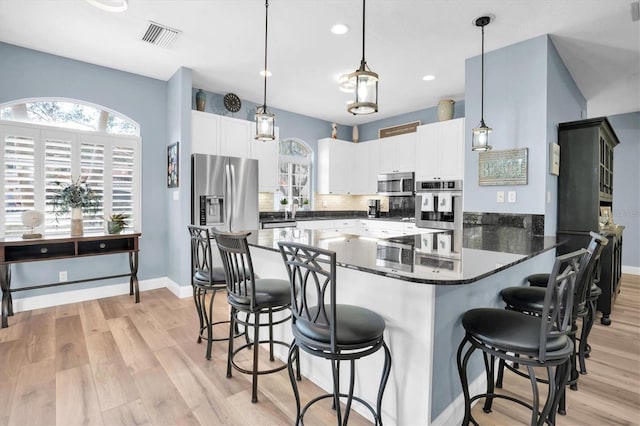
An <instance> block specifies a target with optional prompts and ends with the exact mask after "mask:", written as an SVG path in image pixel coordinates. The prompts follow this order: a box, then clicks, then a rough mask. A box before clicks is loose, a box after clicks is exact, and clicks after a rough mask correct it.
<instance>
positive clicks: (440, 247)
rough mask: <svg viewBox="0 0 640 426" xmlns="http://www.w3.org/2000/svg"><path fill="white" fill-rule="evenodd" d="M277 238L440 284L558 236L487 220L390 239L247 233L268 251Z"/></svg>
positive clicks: (503, 265) (488, 270)
mask: <svg viewBox="0 0 640 426" xmlns="http://www.w3.org/2000/svg"><path fill="white" fill-rule="evenodd" d="M278 241H293V242H299V243H303V244H309V245H312V246H315V247H320V248H324V249H328V250H332V251H335V252H336V258H337V263H338V265H339V266H343V267H347V268H351V269H356V270H359V271H363V272H367V273H373V274H378V275H385V276H389V277H392V278H396V279H400V280H404V281H410V282H415V283H424V284H439V285H452V284H454V285H455V284H470V283H473V282H476V281H478V280H480V279H482V278H485V277H487V276H490V275H492V274H495V273H496V272H498V271H502V270H504V269H507V268H509V267H511V266H513V265H515V264H517V263H520V262H523V261H525V260H527V259H529V258H531V257H534V256H537V255H539V254H541V253H544V252H546V251H548V250H551V249H554V248H555V247H556V246H557V245H558V244H557V242H556V238H555V237H540V236H533V235H532V234H531V232H530V231H527V230H525V229H522V228H509V227H503V226H483V225H473V226H465V228H464V229H462V230H456V231H450V230H449V231H445V230H439V231H435V232H432V233H427V234H416V235H407V236H401V237H393V238H386V239H375V238H370V237H361V236H357V235H352V234H345V233H341V232H336V231H325V230H306V229H305V230H301V229H294V228H275V229H261V230H258V231H254V232H252V234H251V235H250V236H249V244H250V245H252V246H255V247H259V248H262V249H266V250H272V251H278ZM497 265H500V266H497Z"/></svg>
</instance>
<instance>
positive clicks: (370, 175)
mask: <svg viewBox="0 0 640 426" xmlns="http://www.w3.org/2000/svg"><path fill="white" fill-rule="evenodd" d="M355 146H356V150H355V158H354V161H353V165H354V166H355V169H354V170H355V172H354V174H353V178H352V181H353V182H352V187H351V193H352V194H359V195H365V194H375V193H376V192H377V190H378V173H380V144H379V143H377V141H371V142H361V143H358V144H355Z"/></svg>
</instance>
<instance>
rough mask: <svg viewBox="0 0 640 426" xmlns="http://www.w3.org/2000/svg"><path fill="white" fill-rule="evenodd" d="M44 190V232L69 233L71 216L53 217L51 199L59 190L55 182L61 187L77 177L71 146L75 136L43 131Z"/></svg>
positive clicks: (66, 214)
mask: <svg viewBox="0 0 640 426" xmlns="http://www.w3.org/2000/svg"><path fill="white" fill-rule="evenodd" d="M42 133H43V141H44V188H45V206H46V207H45V211H44V223H45V228H44V231H45V233H46V234H61V233H69V232H71V215H70V214H69V213H65V214H60V215H58V216H56V215H55V213H54V211H53V198H54V196H55V194H56V193H57V192H58V191H59V190H60V189H61V187H60V185H58V184H57V182H60V183H62V184H63V185H65V184H67V183H69V182H71V178H72V176H75V175H77V173H75V170H74V168H73V145H74V144H75V135H74V134H72V133H66V132H55V131H44V132H42Z"/></svg>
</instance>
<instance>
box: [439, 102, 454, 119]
mask: <svg viewBox="0 0 640 426" xmlns="http://www.w3.org/2000/svg"><path fill="white" fill-rule="evenodd" d="M453 104H455V101H454V100H453V99H443V100H441V101H440V102H438V120H439V121H447V120H451V119H452V118H453Z"/></svg>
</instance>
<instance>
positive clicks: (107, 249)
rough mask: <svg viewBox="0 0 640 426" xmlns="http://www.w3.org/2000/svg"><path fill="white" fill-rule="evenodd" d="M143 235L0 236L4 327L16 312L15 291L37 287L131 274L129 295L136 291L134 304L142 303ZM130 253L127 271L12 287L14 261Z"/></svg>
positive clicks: (0, 274) (0, 278)
mask: <svg viewBox="0 0 640 426" xmlns="http://www.w3.org/2000/svg"><path fill="white" fill-rule="evenodd" d="M140 236H141V234H140V233H136V232H128V233H123V234H113V235H112V234H102V233H100V234H88V235H83V236H80V237H68V236H45V237H43V238H40V239H33V240H23V239H22V238H2V239H0V288H2V328H6V327H7V326H8V325H9V323H8V317H9V316H11V315H13V300H12V297H11V293H12V292H16V291H24V290H32V289H36V288H45V287H54V286H59V285H68V284H76V283H82V282H87V281H96V280H105V279H109V278H120V277H129V295H134V294H135V303H139V302H140V292H139V290H138V251H139V249H138V239H139V238H140ZM116 253H128V254H129V272H128V273H124V274H117V275H109V276H101V277H93V278H86V279H81V280H73V281H63V282H55V283H49V284H38V285H32V286H28V287H20V288H15V289H12V288H11V264H13V263H25V262H37V261H42V260H55V259H70V258H76V257H85V256H98V255H104V254H116Z"/></svg>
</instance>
